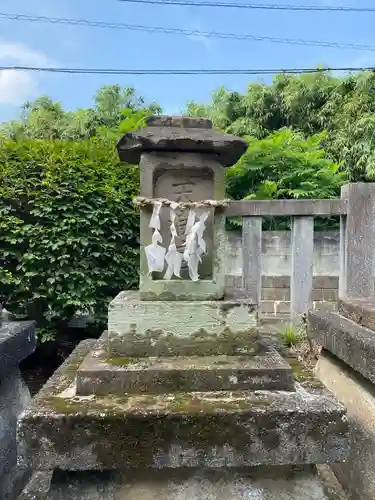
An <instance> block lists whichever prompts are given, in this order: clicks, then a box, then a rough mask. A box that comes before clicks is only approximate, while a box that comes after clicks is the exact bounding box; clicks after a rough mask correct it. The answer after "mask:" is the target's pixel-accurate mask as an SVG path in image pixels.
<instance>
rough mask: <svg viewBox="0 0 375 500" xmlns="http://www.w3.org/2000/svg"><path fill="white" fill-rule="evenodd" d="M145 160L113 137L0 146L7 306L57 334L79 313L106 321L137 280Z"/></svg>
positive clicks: (1, 270)
mask: <svg viewBox="0 0 375 500" xmlns="http://www.w3.org/2000/svg"><path fill="white" fill-rule="evenodd" d="M138 191H139V174H138V168H137V167H136V166H132V165H124V164H121V163H120V162H119V161H118V157H117V153H116V151H115V150H114V148H113V147H112V146H111V147H108V143H105V141H99V140H98V141H95V140H94V141H91V142H88V141H87V142H85V141H83V142H67V141H48V140H40V141H36V140H22V141H17V142H15V141H5V142H3V143H2V144H1V147H0V294H1V301H2V302H3V305H4V306H5V307H6V308H7V309H8V310H10V311H11V312H14V313H16V314H19V315H22V316H23V317H27V318H30V319H35V320H36V321H37V323H38V327H39V332H40V333H41V334H42V335H43V336H44V338H46V336H48V337H51V336H53V334H54V333H53V332H56V329H57V330H58V329H59V328H62V327H64V326H66V324H67V322H69V320H70V319H71V318H72V316H73V315H74V314H75V313H76V312H77V311H82V312H85V313H89V314H94V313H95V317H96V318H97V325H96V326H97V327H98V328H99V329H100V328H104V327H105V324H106V315H107V307H108V301H109V300H110V299H111V298H112V297H114V296H115V295H116V294H117V293H118V292H119V291H120V290H122V289H124V288H134V287H136V286H137V284H138V269H139V266H138V258H139V245H138V240H137V235H138V221H139V217H138V214H137V213H136V211H135V210H134V208H133V206H132V202H131V199H132V197H133V196H134V195H135V194H137V193H138Z"/></svg>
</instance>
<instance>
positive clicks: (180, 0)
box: [119, 0, 375, 13]
mask: <svg viewBox="0 0 375 500" xmlns="http://www.w3.org/2000/svg"><path fill="white" fill-rule="evenodd" d="M119 1H120V2H124V3H140V4H142V3H144V4H152V5H181V6H189V7H219V8H230V9H253V10H278V11H280V10H281V11H283V10H286V11H296V12H314V11H315V12H352V13H353V12H362V13H366V12H367V13H368V12H375V7H354V6H353V7H344V6H337V5H336V6H328V5H276V4H247V3H227V2H210V1H203V2H202V1H199V2H196V1H191V0H119Z"/></svg>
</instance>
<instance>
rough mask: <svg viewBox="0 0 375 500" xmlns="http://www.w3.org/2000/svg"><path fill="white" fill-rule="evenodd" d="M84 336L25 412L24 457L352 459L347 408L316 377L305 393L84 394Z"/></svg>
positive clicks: (77, 465)
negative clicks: (79, 381) (80, 372)
mask: <svg viewBox="0 0 375 500" xmlns="http://www.w3.org/2000/svg"><path fill="white" fill-rule="evenodd" d="M94 345H95V343H94V342H91V341H85V342H83V343H81V344H80V345H79V346H78V348H77V349H76V350H75V351H74V353H73V354H72V355H71V356H70V357H69V358H68V360H67V361H66V362H65V363H64V364H63V365H62V366H61V367H60V368H59V370H57V372H55V374H54V375H53V377H52V378H51V379H50V380H49V381H48V383H47V384H46V385H45V386H44V388H43V389H42V390H41V391H40V392H39V394H38V395H37V396H36V397H35V398H34V400H33V401H32V403H31V404H30V406H29V407H28V409H27V410H26V411H25V412H24V413H23V414H22V416H21V417H20V420H19V425H18V444H19V449H18V456H19V463H20V465H22V466H24V467H29V468H31V469H39V470H49V469H55V468H58V469H65V470H90V469H91V470H93V469H94V470H99V469H126V468H128V467H135V468H138V467H151V468H158V469H160V468H179V467H193V468H196V467H241V466H255V465H286V464H309V463H329V462H342V461H344V460H345V459H346V458H347V455H348V451H349V450H348V423H347V419H346V415H345V409H344V407H343V406H341V405H340V404H338V403H337V402H336V400H335V398H334V397H333V396H332V394H331V393H330V392H328V391H326V390H325V389H324V388H316V387H311V386H310V383H309V381H306V382H305V383H303V384H297V386H296V391H295V392H277V391H275V392H272V391H255V392H251V391H230V392H225V391H222V392H211V393H175V394H165V395H153V396H152V395H145V394H143V395H142V394H141V395H123V396H122V397H116V396H105V397H95V396H77V394H76V376H77V369H78V367H79V366H80V365H81V363H82V361H83V359H84V357H85V356H86V355H87V354H88V352H89V351H90V350H91V349H92V348H93V347H94Z"/></svg>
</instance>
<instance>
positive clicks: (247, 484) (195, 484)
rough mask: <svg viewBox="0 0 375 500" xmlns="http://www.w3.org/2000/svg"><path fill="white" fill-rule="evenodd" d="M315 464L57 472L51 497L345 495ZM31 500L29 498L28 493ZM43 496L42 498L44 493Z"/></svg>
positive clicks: (169, 499)
mask: <svg viewBox="0 0 375 500" xmlns="http://www.w3.org/2000/svg"><path fill="white" fill-rule="evenodd" d="M325 483H326V481H325V480H324V481H323V480H322V479H321V477H319V475H317V473H316V471H315V468H314V467H309V466H306V467H296V466H294V467H257V468H256V469H254V468H248V469H246V470H243V469H242V470H239V471H236V470H221V471H220V470H176V471H171V470H167V471H152V470H149V469H148V470H144V469H141V470H134V471H132V472H131V474H129V473H126V472H119V471H113V472H98V471H95V472H80V473H77V472H70V473H69V472H56V473H55V474H54V477H53V480H52V484H51V489H50V494H49V496H48V499H49V500H61V499H69V500H82V499H83V498H84V499H87V500H103V498H105V499H107V500H125V499H126V500H139V499H143V500H245V499H246V500H301V499H303V500H345V498H346V497H344V496H341V495H339V494H336V491H332V490H333V488H332V486H330V491H329V494H325V490H326V484H325ZM27 500H29V499H27ZM38 500H39V499H38Z"/></svg>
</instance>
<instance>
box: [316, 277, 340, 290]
mask: <svg viewBox="0 0 375 500" xmlns="http://www.w3.org/2000/svg"><path fill="white" fill-rule="evenodd" d="M313 287H314V288H333V289H336V290H337V289H338V287H339V278H338V276H314V278H313Z"/></svg>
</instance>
